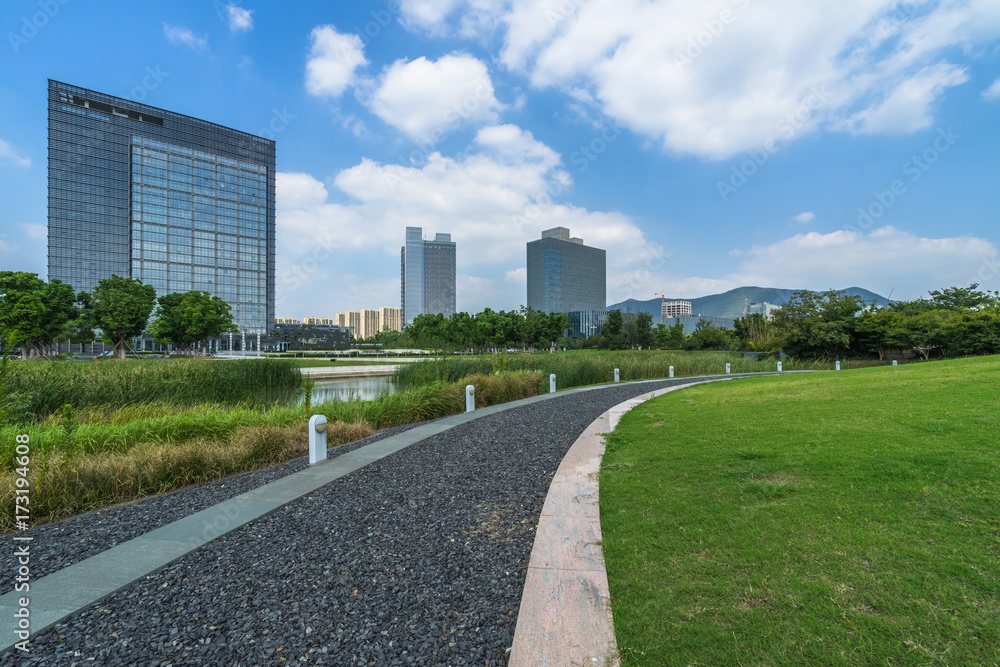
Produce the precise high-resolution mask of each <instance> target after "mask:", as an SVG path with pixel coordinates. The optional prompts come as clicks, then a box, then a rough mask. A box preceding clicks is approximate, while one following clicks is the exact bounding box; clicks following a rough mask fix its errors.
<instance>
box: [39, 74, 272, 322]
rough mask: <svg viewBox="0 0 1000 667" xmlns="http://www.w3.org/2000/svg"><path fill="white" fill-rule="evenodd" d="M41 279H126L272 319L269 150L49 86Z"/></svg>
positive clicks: (191, 122)
mask: <svg viewBox="0 0 1000 667" xmlns="http://www.w3.org/2000/svg"><path fill="white" fill-rule="evenodd" d="M48 164H49V217H48V223H49V247H48V252H49V257H48V260H49V272H48V273H49V279H50V280H51V279H53V278H57V279H59V280H61V281H63V282H65V283H69V284H71V285H72V286H73V289H74V290H75V291H83V290H86V291H90V290H92V289H93V288H94V287H95V286H96V285H97V281H98V280H100V279H102V278H109V277H111V275H113V274H114V275H119V276H128V277H132V278H136V279H138V280H141V281H142V282H143V283H145V284H149V285H152V286H153V287H155V288H156V293H157V296H160V295H163V294H168V293H170V292H186V291H188V290H192V289H193V290H204V291H206V292H209V293H211V294H214V295H216V296H219V297H220V298H222V299H223V300H225V301H226V302H227V303H229V305H230V306H231V308H232V313H233V319H234V321H235V322H236V324H237V326H238V327H239V328H240V329H241V330H243V331H245V332H248V333H256V332H266V331H267V330H269V329H270V328H272V327H273V322H274V249H275V241H274V174H275V144H274V141H272V140H270V139H264V138H262V137H258V136H255V135H252V134H248V133H246V132H240V131H238V130H233V129H230V128H227V127H223V126H221V125H216V124H214V123H209V122H206V121H203V120H199V119H197V118H191V117H189V116H183V115H181V114H176V113H173V112H170V111H165V110H162V109H157V108H154V107H150V106H146V105H144V104H139V103H136V102H132V101H130V100H126V99H121V98H117V97H112V96H110V95H104V94H102V93H98V92H94V91H91V90H86V89H84V88H78V87H76V86H71V85H68V84H65V83H60V82H58V81H52V80H49V162H48Z"/></svg>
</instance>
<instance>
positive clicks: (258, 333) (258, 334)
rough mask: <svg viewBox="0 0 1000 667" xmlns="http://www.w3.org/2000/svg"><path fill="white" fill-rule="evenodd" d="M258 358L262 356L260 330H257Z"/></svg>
mask: <svg viewBox="0 0 1000 667" xmlns="http://www.w3.org/2000/svg"><path fill="white" fill-rule="evenodd" d="M257 358H258V359H259V358H260V332H257Z"/></svg>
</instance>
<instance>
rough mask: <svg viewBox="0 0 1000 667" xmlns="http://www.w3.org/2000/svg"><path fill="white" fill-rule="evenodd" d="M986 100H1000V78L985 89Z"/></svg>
mask: <svg viewBox="0 0 1000 667" xmlns="http://www.w3.org/2000/svg"><path fill="white" fill-rule="evenodd" d="M983 99H984V100H990V101H992V100H1000V79H997V80H996V81H994V82H993V83H992V84H991V85H990V87H989V88H987V89H986V90H984V91H983Z"/></svg>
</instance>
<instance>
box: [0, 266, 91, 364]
mask: <svg viewBox="0 0 1000 667" xmlns="http://www.w3.org/2000/svg"><path fill="white" fill-rule="evenodd" d="M74 302H75V298H74V295H73V288H72V287H71V286H70V285H67V284H66V283H63V282H61V281H59V280H53V281H51V282H49V283H46V282H45V281H44V280H42V279H40V278H39V277H38V275H37V274H35V273H27V272H24V271H2V272H0V335H2V336H3V338H4V340H6V341H7V344H8V346H9V347H13V346H16V345H20V346H21V348H22V356H23V357H29V356H30V357H35V356H37V355H38V354H39V353H42V354H44V353H45V352H46V351H50V350H49V348H50V347H51V346H52V344H53V343H54V342H55V341H56V340H58V339H59V338H60V337H62V336H64V335H65V333H66V327H67V324H68V323H69V322H70V320H72V319H73V318H74V317H76V315H77V309H76V306H75V305H74Z"/></svg>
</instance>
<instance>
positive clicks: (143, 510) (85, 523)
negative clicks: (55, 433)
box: [0, 422, 426, 595]
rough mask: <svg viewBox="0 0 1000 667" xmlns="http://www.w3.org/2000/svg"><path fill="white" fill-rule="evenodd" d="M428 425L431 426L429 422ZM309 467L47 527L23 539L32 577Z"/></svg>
mask: <svg viewBox="0 0 1000 667" xmlns="http://www.w3.org/2000/svg"><path fill="white" fill-rule="evenodd" d="M423 423H426V422H423ZM417 426H420V424H407V425H405V426H396V427H393V428H386V429H382V430H379V431H376V432H375V433H373V434H372V435H370V436H368V437H367V438H365V439H363V440H358V441H356V442H350V443H346V444H343V445H340V446H338V447H333V448H331V449H330V450H329V454H328V456H329V458H331V459H332V458H336V457H337V456H341V455H342V454H346V453H347V452H351V451H354V450H355V449H358V448H359V447H364V446H365V445H368V444H371V443H373V442H375V441H376V440H382V439H383V438H388V437H390V436H393V435H396V434H397V433H402V432H403V431H408V430H410V429H411V428H415V427H417ZM307 467H309V457H308V456H300V457H298V458H295V459H292V460H291V461H287V462H285V463H283V464H281V465H276V466H271V467H268V468H261V469H259V470H253V471H251V472H245V473H240V474H238V475H232V476H230V477H227V478H225V479H220V480H216V481H214V482H208V483H206V484H200V485H197V486H187V487H184V488H181V489H177V490H176V491H171V492H169V493H162V494H158V495H155V496H149V497H147V498H140V499H138V500H134V501H131V502H128V503H122V504H120V505H113V506H110V507H106V508H103V509H100V510H95V511H93V512H88V513H86V514H81V515H78V516H74V517H69V518H67V519H64V520H61V521H54V522H52V523H44V524H41V525H39V526H36V527H33V528H32V529H31V530H28V531H24V532H18V535H24V536H31V537H34V540H33V542H32V544H33V545H38V552H37V555H36V553H35V552H34V551H33V552H32V556H31V576H32V578H33V579H40V578H42V577H44V576H46V575H49V574H52V573H53V572H57V571H59V570H61V569H62V568H64V567H69V566H70V565H73V564H74V563H78V562H80V561H82V560H86V559H87V558H90V557H91V556H94V555H96V554H99V553H101V552H102V551H106V550H108V549H110V548H111V547H113V546H116V545H118V544H121V543H122V542H128V541H129V540H131V539H133V538H136V537H139V536H140V535H144V534H146V533H148V532H150V531H152V530H156V529H157V528H160V527H161V526H165V525H167V524H168V523H172V522H174V521H177V520H178V519H183V518H184V517H187V516H191V515H192V514H194V513H196V512H200V511H201V510H203V509H205V508H206V507H211V506H212V505H216V504H218V503H221V502H222V501H224V500H229V499H230V498H233V497H235V496H238V495H240V494H241V493H245V492H247V491H252V490H253V489H256V488H257V487H259V486H264V485H265V484H268V483H270V482H273V481H274V480H276V479H280V478H282V477H284V476H285V475H290V474H292V473H293V472H298V471H299V470H304V469H305V468H307ZM3 559H4V564H3V567H4V570H3V571H4V572H14V571H16V570H17V565H16V564H15V562H14V560H15V557H14V551H13V550H12V549H7V550H4V554H3ZM14 583H15V582H14V580H13V579H5V580H4V581H3V582H2V583H0V595H2V594H4V593H9V592H10V591H12V590H14Z"/></svg>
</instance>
